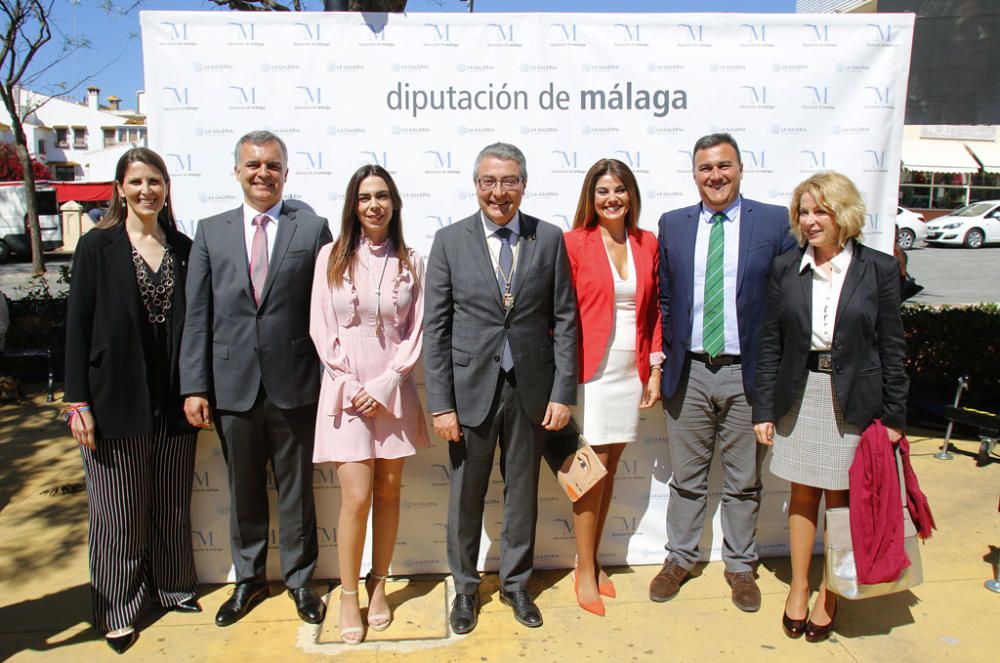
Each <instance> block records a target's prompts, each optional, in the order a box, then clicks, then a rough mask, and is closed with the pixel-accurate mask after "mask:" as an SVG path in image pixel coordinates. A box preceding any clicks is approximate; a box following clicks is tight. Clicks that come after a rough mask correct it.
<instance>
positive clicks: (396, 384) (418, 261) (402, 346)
mask: <svg viewBox="0 0 1000 663" xmlns="http://www.w3.org/2000/svg"><path fill="white" fill-rule="evenodd" d="M410 261H411V262H412V263H413V270H414V273H413V274H410V273H409V272H408V271H407V270H405V269H404V270H403V273H401V274H398V275H397V276H396V280H395V283H394V284H393V292H392V296H393V300H394V302H398V299H399V289H400V288H402V287H409V289H410V311H409V312H410V315H409V317H408V318H407V323H406V325H405V326H403V327H400V329H399V344H398V346H397V347H396V353H395V355H394V356H393V358H392V361H390V362H389V366H388V367H387V368H386V370H385V371H383V372H382V374H381V375H379V376H378V377H377V378H375V379H374V380H370V381H369V382H368V383H367V384H365V391H367V392H368V393H369V394H370V395H371V397H372V398H374V399H375V400H376V401H378V402H379V404H381V405H382V407H384V408H385V409H386V411H387V412H389V413H391V414H392V416H394V417H396V418H401V417H402V416H403V403H402V400H403V391H402V390H401V389H400V385H402V384H403V382H405V381H406V379H407V378H408V377H409V376H410V372H411V371H412V370H413V367H414V366H416V365H417V362H418V361H420V352H421V348H422V346H423V340H424V287H423V286H424V260H423V258H421V257H420V256H419V255H418V254H417V253H416V252H415V251H411V252H410ZM414 277H415V278H414ZM395 307H398V304H396V305H395ZM396 317H402V316H400V315H399V311H398V310H397V311H396Z"/></svg>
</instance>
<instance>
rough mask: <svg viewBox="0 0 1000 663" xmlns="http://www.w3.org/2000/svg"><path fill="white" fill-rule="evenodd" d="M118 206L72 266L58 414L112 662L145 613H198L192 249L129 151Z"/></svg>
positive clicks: (97, 616) (144, 153) (98, 624)
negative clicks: (78, 465) (75, 450)
mask: <svg viewBox="0 0 1000 663" xmlns="http://www.w3.org/2000/svg"><path fill="white" fill-rule="evenodd" d="M115 191H116V196H115V198H114V199H113V200H112V201H111V206H110V208H109V210H108V213H107V215H105V217H104V218H103V219H102V220H101V222H100V223H99V224H98V225H97V227H96V228H94V229H93V230H91V231H90V232H88V233H87V234H85V235H84V236H83V237H81V238H80V242H79V244H78V245H77V248H76V253H75V255H74V257H73V269H72V272H71V274H72V281H71V285H70V293H69V307H68V312H67V319H66V391H65V394H64V397H63V400H64V401H66V403H67V408H66V413H67V419H68V421H69V425H70V429H71V430H72V433H73V437H74V439H76V441H77V442H78V443H79V444H80V451H81V453H82V455H83V465H84V472H85V474H86V479H87V502H88V505H89V507H90V579H91V594H92V603H93V609H94V627H95V628H97V629H98V630H100V631H102V632H103V633H105V634H106V637H107V642H108V645H109V646H110V647H111V648H112V649H114V650H115V651H116V652H118V653H119V654H120V653H122V652H124V651H125V650H126V649H128V648H129V647H130V646H131V645H132V644H133V643H134V642H135V640H136V637H137V634H136V633H135V623H136V620H137V619H138V618H139V616H140V615H141V614H142V613H143V612H144V611H145V610H146V609H147V608H149V607H151V606H153V605H160V606H162V607H164V608H167V609H175V610H181V611H185V612H200V611H201V607H200V606H199V605H198V602H197V601H196V600H195V596H196V589H197V578H196V576H195V568H194V555H193V552H192V550H191V481H192V476H193V471H194V456H195V437H196V432H195V429H194V428H192V427H191V426H190V425H188V423H187V421H186V419H185V417H184V413H183V409H182V403H181V398H180V396H179V386H178V372H177V365H178V364H177V355H178V351H179V348H180V337H181V330H182V328H183V323H184V287H183V285H184V278H185V273H186V268H187V260H188V254H189V252H190V249H191V240H190V239H188V238H187V237H185V236H184V235H182V234H181V233H180V232H178V230H177V226H176V223H175V222H174V217H173V211H172V209H171V206H170V179H169V176H168V175H167V168H166V166H165V165H164V163H163V159H161V158H160V156H159V155H158V154H156V153H155V152H153V151H152V150H149V149H147V148H144V147H138V148H134V149H131V150H129V151H128V152H126V153H125V154H124V155H122V157H121V159H119V161H118V166H117V168H116V170H115Z"/></svg>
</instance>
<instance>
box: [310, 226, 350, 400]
mask: <svg viewBox="0 0 1000 663" xmlns="http://www.w3.org/2000/svg"><path fill="white" fill-rule="evenodd" d="M332 252H333V244H327V245H326V246H324V247H323V248H322V249H320V253H319V256H318V257H317V259H316V269H315V273H314V274H313V286H312V301H311V305H310V307H309V336H311V337H312V340H313V343H314V344H315V345H316V352H317V353H318V354H319V359H320V362H321V363H322V365H323V378H322V380H323V383H324V384H323V388H324V391H327V390H328V391H329V397H328V398H324V399H323V400H324V401H325V402H328V403H333V407H334V411H333V412H321V413H320V414H321V415H324V414H325V415H327V416H330V415H335V414H339V413H340V412H342V411H343V410H346V409H348V408H351V407H353V403H352V400H351V399H353V398H354V396H356V395H357V394H358V392H359V391H361V383H360V382H358V379H357V377H356V376H355V375H354V374H353V373H352V372H351V366H350V362H349V361H348V359H347V356H346V355H345V354H344V350H343V346H342V345H341V344H340V336H339V333H340V322H339V321H338V319H337V311H336V309H335V308H334V306H333V298H334V297H336V296H337V293H335V292H334V291H333V290H332V288H331V286H330V284H329V283H328V282H327V277H326V269H327V265H328V263H329V260H330V254H331V253H332Z"/></svg>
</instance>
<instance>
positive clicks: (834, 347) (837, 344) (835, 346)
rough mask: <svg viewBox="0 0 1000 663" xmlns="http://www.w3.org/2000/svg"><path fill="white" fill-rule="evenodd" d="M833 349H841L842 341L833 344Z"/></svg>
mask: <svg viewBox="0 0 1000 663" xmlns="http://www.w3.org/2000/svg"><path fill="white" fill-rule="evenodd" d="M833 349H834V350H839V349H840V341H837V342H836V343H834V344H833Z"/></svg>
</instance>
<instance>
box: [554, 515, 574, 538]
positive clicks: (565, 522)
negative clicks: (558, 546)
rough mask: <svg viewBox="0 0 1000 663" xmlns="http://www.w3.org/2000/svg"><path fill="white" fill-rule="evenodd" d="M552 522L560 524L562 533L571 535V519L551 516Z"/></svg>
mask: <svg viewBox="0 0 1000 663" xmlns="http://www.w3.org/2000/svg"><path fill="white" fill-rule="evenodd" d="M552 522H554V523H559V524H560V525H562V530H563V534H565V535H566V536H573V521H571V520H570V519H569V518H553V519H552Z"/></svg>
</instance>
